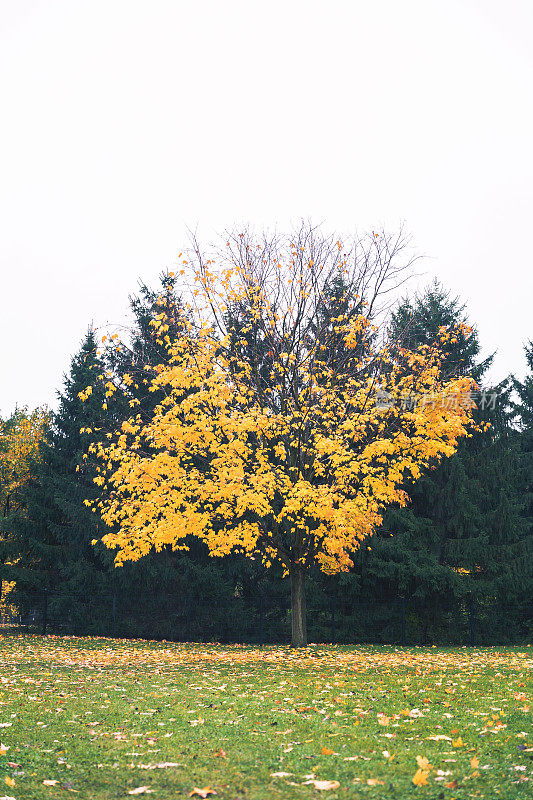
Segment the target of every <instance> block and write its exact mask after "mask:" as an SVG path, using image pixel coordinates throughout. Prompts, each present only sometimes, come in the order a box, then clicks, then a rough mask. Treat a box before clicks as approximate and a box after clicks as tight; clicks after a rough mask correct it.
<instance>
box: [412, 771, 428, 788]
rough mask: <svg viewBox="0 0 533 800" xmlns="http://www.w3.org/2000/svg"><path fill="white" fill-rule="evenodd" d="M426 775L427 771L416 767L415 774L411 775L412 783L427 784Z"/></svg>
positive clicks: (416, 784) (417, 784)
mask: <svg viewBox="0 0 533 800" xmlns="http://www.w3.org/2000/svg"><path fill="white" fill-rule="evenodd" d="M428 775H429V772H428V771H427V770H424V769H417V771H416V772H415V774H414V775H413V783H414V785H415V786H427V785H428V780H427V779H428Z"/></svg>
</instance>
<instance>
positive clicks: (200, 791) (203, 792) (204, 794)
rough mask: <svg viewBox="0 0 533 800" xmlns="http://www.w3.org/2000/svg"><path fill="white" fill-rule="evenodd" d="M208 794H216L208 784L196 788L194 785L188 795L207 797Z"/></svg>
mask: <svg viewBox="0 0 533 800" xmlns="http://www.w3.org/2000/svg"><path fill="white" fill-rule="evenodd" d="M210 794H216V792H215V791H214V790H213V789H211V787H210V786H204V788H203V789H197V788H196V786H195V787H194V789H193V790H192V792H189V797H194V796H195V795H196V796H197V797H203V798H206V797H209V795H210Z"/></svg>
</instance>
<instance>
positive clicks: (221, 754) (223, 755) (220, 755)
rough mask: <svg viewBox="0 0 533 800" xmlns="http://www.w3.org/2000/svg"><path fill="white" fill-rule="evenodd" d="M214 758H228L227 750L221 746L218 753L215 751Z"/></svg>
mask: <svg viewBox="0 0 533 800" xmlns="http://www.w3.org/2000/svg"><path fill="white" fill-rule="evenodd" d="M213 758H227V755H226V751H225V750H223V749H222V748H220V750H217V751H216V753H213Z"/></svg>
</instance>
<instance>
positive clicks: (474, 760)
mask: <svg viewBox="0 0 533 800" xmlns="http://www.w3.org/2000/svg"><path fill="white" fill-rule="evenodd" d="M470 766H471V767H472V769H477V768H478V767H479V759H478V758H477V757H476V756H474V757H473V758H472V759H471V761H470Z"/></svg>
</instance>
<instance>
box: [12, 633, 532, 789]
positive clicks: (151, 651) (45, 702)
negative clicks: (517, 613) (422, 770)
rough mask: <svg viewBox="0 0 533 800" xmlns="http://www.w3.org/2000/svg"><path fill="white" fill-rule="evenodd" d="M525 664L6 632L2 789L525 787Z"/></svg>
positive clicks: (404, 651) (505, 652)
mask: <svg viewBox="0 0 533 800" xmlns="http://www.w3.org/2000/svg"><path fill="white" fill-rule="evenodd" d="M532 664H533V660H532V651H531V649H530V648H528V647H524V648H521V649H520V648H483V649H481V648H480V649H474V650H470V649H466V648H459V649H437V648H431V647H430V648H395V647H341V646H339V647H326V646H316V647H315V646H313V647H309V648H307V649H306V650H304V651H291V650H290V649H288V648H284V647H279V648H276V647H264V648H254V647H244V646H221V645H181V644H173V643H169V642H160V643H156V642H141V641H127V640H113V639H91V638H84V639H80V638H70V637H61V638H60V637H53V636H49V637H39V636H27V637H22V636H20V637H17V636H12V637H3V638H2V639H1V640H0V675H1V685H0V689H1V695H0V724H1V725H2V727H1V728H0V739H1V741H2V743H3V745H5V746H7V747H8V748H9V749H8V750H6V751H5V753H4V754H3V755H2V756H0V797H1V796H2V795H6V796H8V797H15V798H16V800H22V798H35V800H37V798H38V800H43V798H45V799H46V798H51V799H55V798H66V797H69V796H72V798H76V797H78V798H91V800H99V799H100V798H119V797H120V798H125V797H129V795H128V791H131V790H132V789H135V788H136V787H140V786H147V787H149V788H150V789H152V790H153V794H152V795H151V796H152V797H153V798H154V800H170V798H177V797H178V798H179V797H187V796H188V795H189V793H190V792H191V791H192V790H193V788H194V787H200V788H201V787H206V786H209V787H211V789H212V790H213V791H215V792H216V793H217V800H218V798H221V800H237V798H240V800H265V798H278V797H279V798H316V797H325V798H328V799H329V800H335V798H353V797H368V798H402V799H403V798H406V797H425V798H457V799H458V800H459V798H465V797H468V798H471V797H480V798H482V797H485V798H494V797H502V798H505V799H506V800H507V798H526V797H527V798H530V797H531V796H532V793H533V731H532V726H531V722H532V718H531V714H530V712H529V711H528V708H529V706H530V701H529V698H530V697H531V694H532V687H531V677H530V671H531V666H532ZM384 718H385V719H384ZM387 718H388V719H387ZM380 719H381V721H382V722H385V723H387V724H380ZM435 737H447V738H435ZM459 739H460V740H461V741H462V744H463V746H460V745H461V741H458V740H459ZM324 748H325V750H326V752H323V749H324ZM327 751H333V752H331V753H329V752H327ZM224 753H225V757H224ZM417 756H421V757H425V758H427V759H428V760H429V762H430V763H431V765H432V768H431V769H429V770H428V771H429V775H428V777H427V782H428V785H427V786H415V785H414V784H413V783H412V778H413V776H414V774H415V772H416V771H417V769H418V765H417V761H416V757H417ZM473 758H477V759H478V761H479V766H478V767H477V768H476V766H475V761H474V766H472V759H473ZM8 762H11V765H9V763H8ZM165 762H167V763H168V762H172V763H174V764H176V766H164V767H157V766H156V765H158V764H163V763H165ZM13 764H15V766H13ZM146 767H152V768H151V769H150V768H146ZM153 767H155V768H153ZM439 770H440V771H441V772H442V773H445V774H444V775H442V774H439V772H438V771H439ZM277 772H281V773H290V774H289V775H287V776H285V777H272V773H277ZM6 776H7V777H8V780H9V779H11V780H14V781H15V785H14V786H10V785H9V783H8V784H7V785H6V784H5V783H3V782H4V779H5V777H6ZM311 776H315V778H316V779H317V780H328V781H338V782H339V784H340V786H339V788H336V789H330V790H327V791H318V790H317V789H315V788H314V787H313V786H312V785H304V781H305V780H312V779H313V778H312V777H311ZM439 778H441V780H438V779H439ZM369 779H370V780H377V781H380V782H382V783H377V784H376V785H369V784H368V783H367V781H368V780H369ZM44 780H56V781H57V784H55V785H53V786H46V785H43V781H44ZM452 782H455V784H454V785H452V786H451V787H447V786H446V784H447V783H448V784H451V783H452ZM140 796H141V797H142V796H144V795H140Z"/></svg>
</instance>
